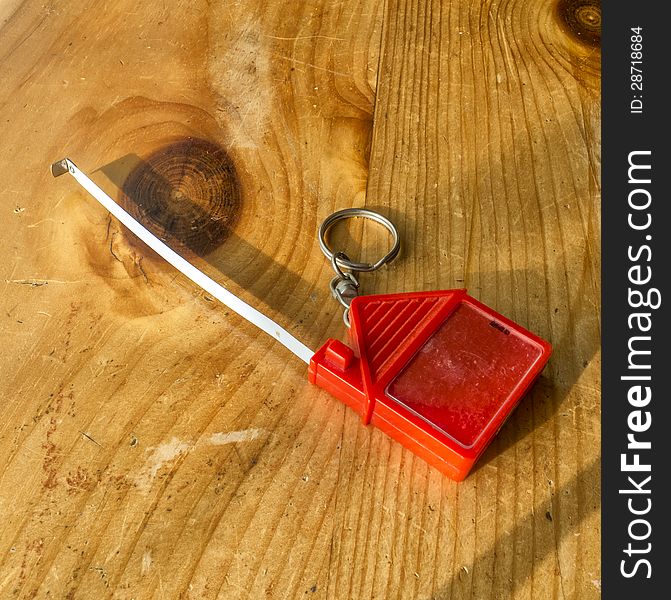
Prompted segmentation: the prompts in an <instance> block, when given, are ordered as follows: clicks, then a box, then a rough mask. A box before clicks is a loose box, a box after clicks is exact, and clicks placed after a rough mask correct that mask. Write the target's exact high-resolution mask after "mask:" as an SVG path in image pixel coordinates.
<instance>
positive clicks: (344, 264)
mask: <svg viewBox="0 0 671 600" xmlns="http://www.w3.org/2000/svg"><path fill="white" fill-rule="evenodd" d="M355 217H363V218H365V219H371V220H373V221H375V222H377V223H379V224H380V225H383V226H384V227H385V229H386V230H387V231H388V232H389V233H390V234H391V237H392V240H393V245H392V247H391V250H389V252H387V254H385V255H384V256H383V257H382V258H381V259H380V260H378V261H377V262H376V263H373V264H371V263H357V262H352V261H351V260H345V259H343V258H340V257H336V259H335V262H336V263H337V264H338V266H339V267H341V268H343V269H349V270H350V271H359V272H362V273H368V272H370V271H376V270H377V269H379V268H380V267H381V266H383V265H385V264H387V263H388V262H390V261H392V260H394V258H396V256H397V255H398V253H399V251H400V250H401V238H400V237H399V235H398V230H397V229H396V227H395V226H394V224H393V223H392V222H391V221H390V220H389V219H387V217H384V216H382V215H381V214H379V213H376V212H375V211H372V210H368V209H367V208H345V209H343V210H339V211H337V212H334V213H333V214H331V215H329V216H328V217H326V219H324V222H323V223H322V224H321V225H320V226H319V236H318V237H319V247H320V248H321V249H322V252H323V253H324V256H326V258H328V259H329V260H331V261H332V260H334V259H333V251H332V250H331V249H330V248H329V247H328V244H327V243H326V236H327V234H328V232H329V230H330V229H331V227H333V226H334V225H335V224H336V223H337V222H338V221H344V220H345V219H352V218H355Z"/></svg>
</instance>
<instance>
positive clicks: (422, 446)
mask: <svg viewBox="0 0 671 600" xmlns="http://www.w3.org/2000/svg"><path fill="white" fill-rule="evenodd" d="M350 321H351V328H350V340H351V343H352V346H353V348H350V347H348V346H346V345H345V344H343V343H342V342H340V341H338V340H333V339H330V340H328V341H327V342H326V343H325V344H324V346H322V348H320V349H319V350H318V351H317V352H316V353H315V355H314V356H313V357H312V360H311V361H310V367H309V380H310V382H311V383H314V384H316V385H318V386H320V387H322V388H324V389H325V390H327V391H328V392H329V393H331V394H333V395H334V396H335V397H336V398H339V399H340V400H342V401H343V402H344V403H345V404H347V405H348V406H350V407H351V408H353V409H354V410H355V411H357V412H358V413H359V414H361V416H362V418H363V422H364V424H368V423H372V424H373V425H375V426H376V427H378V428H380V429H381V430H382V431H384V432H385V433H386V434H387V435H389V436H390V437H392V438H394V439H395V440H397V441H399V442H400V443H401V444H403V445H404V446H405V447H406V448H408V449H410V450H411V451H412V452H414V453H415V454H417V455H418V456H420V457H421V458H423V459H424V460H426V461H427V462H428V463H430V464H432V465H434V466H435V467H437V468H438V469H439V470H440V471H442V472H443V473H445V474H446V475H447V476H448V477H451V478H452V479H455V480H457V481H461V480H462V479H464V477H466V475H468V472H469V471H470V470H471V467H472V466H473V464H474V463H475V461H476V460H477V459H478V457H479V456H480V455H481V454H482V452H483V451H484V450H485V448H486V447H487V446H488V445H489V443H490V442H491V441H492V439H493V437H494V436H495V435H496V433H497V432H498V430H499V429H500V428H501V426H502V425H503V423H504V422H505V420H506V418H507V417H508V415H510V413H511V411H512V410H513V409H514V408H515V406H516V405H517V404H518V403H519V401H520V400H521V399H522V397H523V396H524V395H525V393H526V392H527V391H528V389H529V388H530V387H531V385H532V384H533V382H534V381H535V380H536V378H537V377H538V375H539V374H540V372H541V371H542V370H543V367H544V366H545V364H546V363H547V361H548V359H549V358H550V354H551V352H552V348H551V346H550V344H548V343H547V342H546V341H544V340H542V339H541V338H539V337H538V336H535V335H534V334H532V333H530V332H529V331H527V330H526V329H524V328H522V327H520V326H519V325H517V324H515V323H513V322H512V321H510V320H509V319H506V318H505V317H503V316H502V315H500V314H498V313H497V312H495V311H493V310H492V309H491V308H488V307H487V306H485V305H484V304H482V303H480V302H478V301H477V300H475V299H474V298H471V297H470V296H468V295H467V294H466V290H446V291H439V292H416V293H409V294H385V295H379V296H360V297H357V298H355V299H354V300H353V301H352V305H351V307H350Z"/></svg>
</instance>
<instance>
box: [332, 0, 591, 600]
mask: <svg viewBox="0 0 671 600" xmlns="http://www.w3.org/2000/svg"><path fill="white" fill-rule="evenodd" d="M386 15H387V18H386V19H385V24H384V27H385V29H384V34H383V44H384V46H383V55H382V63H381V67H380V75H379V85H378V90H377V96H376V110H375V121H374V137H373V147H372V152H371V159H370V164H371V172H370V177H369V184H368V193H367V203H368V204H370V205H371V206H377V207H380V206H381V207H384V210H385V212H389V213H391V214H392V215H393V217H394V219H395V221H396V222H397V223H399V225H400V226H401V229H402V238H403V240H404V242H405V246H404V247H405V255H404V257H403V260H401V261H398V262H397V263H396V264H395V267H394V268H392V269H390V271H389V272H386V273H383V274H379V275H378V276H377V279H376V285H375V291H380V292H382V291H389V290H419V289H425V290H431V289H436V288H451V287H467V288H469V290H470V291H471V293H473V294H474V295H475V296H476V297H478V298H479V299H481V300H482V301H484V302H486V303H488V304H489V305H491V306H493V307H495V308H496V309H497V310H499V311H500V312H502V313H503V314H506V315H508V316H510V317H512V318H513V319H514V320H516V321H518V322H520V323H521V324H523V325H526V326H528V327H529V328H530V329H532V330H533V331H535V332H537V333H539V334H540V335H542V336H543V337H545V338H546V339H548V340H550V341H551V342H552V343H553V344H554V350H555V353H554V357H553V359H552V360H551V363H550V365H549V366H548V368H547V369H546V371H545V373H544V375H543V376H542V378H541V380H540V381H539V383H538V384H537V385H536V387H535V389H534V390H533V393H532V394H530V396H529V397H527V399H526V400H525V401H524V402H523V404H522V405H521V406H520V408H519V409H518V410H517V411H516V413H515V414H514V415H513V416H512V417H511V419H510V420H509V422H508V424H507V425H506V426H505V427H504V428H503V430H502V431H501V433H500V435H499V437H498V439H497V440H496V441H495V443H494V444H493V446H492V447H491V448H490V449H489V450H488V452H487V453H486V455H485V457H484V460H482V462H481V464H480V467H479V468H478V469H477V471H476V472H475V474H474V475H472V476H471V477H469V478H468V479H467V480H466V481H465V482H464V483H462V484H454V483H451V482H449V481H447V480H445V479H444V478H442V477H440V476H439V475H438V474H437V473H435V472H433V471H432V470H431V469H429V468H427V467H426V465H425V464H424V463H422V461H420V460H418V459H416V458H414V457H413V456H412V455H411V454H410V453H409V452H406V451H404V450H402V449H401V448H400V447H398V445H396V444H394V443H393V442H390V441H389V440H388V439H386V438H385V437H384V436H383V435H381V434H379V433H377V432H373V433H372V434H371V435H370V436H362V435H361V434H360V433H359V430H358V429H357V423H356V419H355V418H354V417H352V416H350V415H347V416H346V419H345V423H346V424H345V434H344V436H343V448H344V449H343V460H342V461H341V465H343V467H345V470H344V471H343V473H342V474H341V475H340V477H339V480H338V481H339V492H338V496H337V498H338V502H337V506H336V518H335V522H336V524H337V526H338V528H339V532H338V534H337V535H336V537H335V541H336V544H335V546H334V555H335V559H334V560H333V562H332V573H331V578H330V581H331V587H330V591H331V594H330V597H334V598H338V597H353V598H372V597H380V598H387V597H398V598H407V597H432V598H474V599H475V598H478V599H479V598H590V597H599V596H600V591H599V587H600V575H599V572H600V566H599V565H600V561H599V527H600V523H599V514H598V507H599V481H600V467H599V452H600V450H599V435H600V431H599V386H600V381H599V353H598V343H599V342H598V340H599V298H600V282H599V271H600V256H599V248H600V246H599V234H600V232H599V214H600V213H599V179H598V173H599V78H598V73H599V60H600V57H599V48H598V36H597V35H596V34H594V35H593V36H592V37H590V36H589V35H588V34H589V33H590V32H593V30H594V29H595V28H596V26H597V21H598V19H600V16H599V9H598V6H596V5H595V6H586V7H585V6H581V5H577V4H571V3H569V5H566V6H560V7H559V8H556V9H555V7H554V5H553V4H552V3H548V2H542V1H541V2H524V3H523V2H508V3H498V2H484V3H480V2H472V3H468V2H452V3H441V2H432V3H426V4H423V3H416V2H411V1H404V0H390V2H389V7H388V9H387V11H386ZM586 41H587V42H586ZM348 465H352V466H348ZM371 506H376V507H377V508H378V510H376V512H375V514H374V515H373V516H372V518H371V517H370V507H371ZM352 572H354V573H355V575H354V577H353V576H352Z"/></svg>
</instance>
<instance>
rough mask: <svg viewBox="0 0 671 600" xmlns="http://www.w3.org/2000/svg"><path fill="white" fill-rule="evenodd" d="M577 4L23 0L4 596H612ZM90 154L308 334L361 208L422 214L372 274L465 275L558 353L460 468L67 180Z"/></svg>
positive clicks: (7, 130) (137, 208)
mask: <svg viewBox="0 0 671 600" xmlns="http://www.w3.org/2000/svg"><path fill="white" fill-rule="evenodd" d="M577 8H578V9H579V10H577V12H576V5H572V4H571V3H569V2H567V3H564V4H561V5H560V6H559V7H558V8H557V7H555V6H554V5H553V4H550V3H545V2H532V3H517V2H512V3H506V4H497V3H484V4H480V3H473V4H470V3H456V2H453V3H437V2H434V3H432V4H431V3H430V4H427V5H426V6H421V7H417V6H415V3H411V2H406V3H402V2H396V1H393V0H389V1H388V2H387V4H382V3H375V2H371V1H370V0H360V1H349V2H342V3H331V2H327V1H325V0H309V1H306V2H303V3H300V4H298V5H296V6H292V8H291V9H290V10H288V9H287V7H286V6H285V5H284V3H279V2H265V3H259V2H256V1H253V0H242V1H240V2H236V3H228V2H221V1H218V0H215V1H210V2H195V3H188V4H186V3H184V4H182V3H171V4H165V3H162V2H160V3H159V2H156V3H145V4H140V5H138V4H137V3H131V2H127V1H125V0H120V1H119V2H117V3H115V4H114V6H109V5H107V4H105V3H100V2H82V3H79V4H77V5H76V6H71V7H69V8H68V9H67V10H66V9H65V8H64V7H63V6H61V5H59V4H56V3H53V4H44V3H38V2H33V1H25V2H10V3H5V4H3V6H2V9H0V23H2V25H1V26H0V32H1V33H2V35H0V56H2V57H3V65H5V71H4V74H5V77H4V81H5V85H4V86H3V89H2V91H0V103H1V104H2V108H3V110H2V115H3V120H2V125H1V126H2V132H3V133H2V136H1V137H0V148H2V155H3V156H5V157H7V159H8V161H7V162H8V166H9V168H7V169H6V183H5V186H4V188H3V190H0V198H1V204H0V206H2V210H3V211H4V212H3V214H4V215H5V218H4V219H3V221H2V225H1V226H2V229H3V235H4V239H5V240H7V241H8V242H7V243H6V244H5V245H3V246H2V248H0V252H1V253H2V255H1V256H2V261H1V263H0V264H2V268H3V274H4V277H3V282H0V283H2V284H3V286H4V289H3V295H2V308H3V312H2V313H1V314H2V315H3V319H4V323H3V331H4V333H5V336H6V337H5V339H7V340H8V343H9V347H10V348H11V352H7V353H5V356H4V357H3V359H2V361H0V386H1V388H0V389H1V392H2V398H3V399H5V402H4V403H3V406H2V408H1V409H0V410H2V421H1V422H0V456H1V457H2V458H1V459H0V515H1V516H2V520H3V526H2V527H1V528H0V540H1V541H2V543H1V545H0V547H1V548H2V549H3V555H2V558H0V573H2V575H0V595H2V596H3V597H4V596H7V597H33V596H37V597H44V596H46V595H47V594H49V595H50V596H52V597H71V598H78V597H90V596H96V597H100V596H101V597H109V596H114V597H120V598H122V597H153V596H167V597H185V598H188V597H193V598H201V597H223V598H234V597H236V598H237V597H240V598H242V597H253V598H256V597H263V596H265V597H273V598H274V597H281V598H284V597H287V598H293V597H304V596H305V595H306V594H307V595H308V596H312V597H318V598H319V597H328V598H345V597H351V598H373V597H384V598H395V597H398V598H409V597H435V598H499V597H500V598H507V597H515V598H536V597H548V598H550V597H581V598H583V597H586V598H588V597H592V596H596V595H598V589H597V588H598V580H599V577H600V576H599V565H598V529H599V518H598V512H597V506H598V482H599V466H598V446H599V444H598V440H599V427H598V387H599V380H598V372H599V368H598V348H597V345H598V306H599V305H598V298H599V294H598V292H599V289H598V288H599V281H598V272H599V239H598V236H599V230H598V215H599V205H598V191H599V189H598V166H599V152H598V150H599V148H598V143H599V139H598V131H599V128H598V123H599V121H598V119H599V111H598V64H599V51H598V40H597V39H596V38H595V37H594V35H593V30H594V20H595V19H596V18H597V17H598V10H597V9H596V8H589V7H588V9H584V8H580V6H577ZM576 15H577V16H576ZM590 32H592V33H590ZM378 79H379V85H378ZM373 115H374V116H375V118H374V120H373ZM199 140H201V141H199ZM65 153H67V154H69V155H71V156H72V158H73V159H75V160H76V161H77V162H78V164H79V165H80V166H81V167H82V168H84V169H86V170H93V169H101V170H100V171H99V172H97V173H96V174H95V177H96V179H97V180H99V181H100V182H101V184H103V185H105V186H106V188H107V189H108V190H110V191H111V192H113V193H114V194H118V195H119V197H121V198H122V199H123V200H124V201H125V202H126V204H127V205H128V206H129V208H130V209H131V210H133V211H134V212H136V214H139V215H141V216H143V218H145V219H148V220H151V221H152V223H153V227H155V228H156V229H157V230H159V231H160V232H161V233H162V234H163V235H165V236H166V237H168V238H169V239H170V240H171V242H172V243H175V244H179V243H184V244H185V245H186V247H187V249H186V251H188V252H189V253H190V254H191V255H192V256H193V259H194V260H195V261H196V262H197V263H198V264H199V265H201V266H202V267H203V268H205V269H207V270H208V272H210V273H211V274H213V275H214V276H216V277H217V278H219V279H221V280H223V281H225V282H227V284H228V285H229V287H230V288H231V289H232V291H234V292H236V293H239V294H240V295H242V296H243V297H244V298H245V299H247V300H248V301H250V302H251V303H252V304H254V305H255V306H257V307H258V308H260V309H261V310H264V311H265V312H268V313H269V314H270V315H271V316H273V318H275V319H277V320H278V321H279V322H280V323H281V324H283V325H285V326H286V327H288V328H289V329H290V330H291V331H292V332H293V333H295V334H296V335H297V336H298V337H300V338H301V339H303V340H305V341H306V342H307V343H308V344H309V345H310V346H311V347H316V346H317V345H318V344H319V343H320V342H321V341H323V340H324V339H326V338H327V337H328V336H334V337H339V336H341V335H342V324H341V314H340V311H339V309H338V308H337V306H336V305H335V303H334V302H333V301H332V299H331V298H330V297H329V294H328V286H327V284H328V280H329V266H328V264H327V263H326V261H325V260H324V258H323V257H322V256H321V254H320V253H319V250H318V247H317V245H316V240H315V238H314V234H315V230H316V227H317V225H318V224H319V222H320V221H321V219H323V218H324V217H325V216H326V215H327V214H328V213H329V212H331V211H332V210H334V209H335V208H341V207H344V206H350V205H362V204H364V203H365V204H367V205H368V206H373V207H378V208H383V209H384V211H385V212H386V213H388V214H389V215H390V216H391V217H392V218H393V219H394V220H395V222H397V223H398V224H399V225H400V226H401V229H402V234H403V239H404V254H403V256H402V258H401V259H399V260H398V261H397V262H396V263H395V264H394V265H393V266H392V267H391V268H389V269H386V270H384V271H383V272H381V273H379V274H377V275H375V276H366V277H365V278H363V277H362V279H363V285H364V289H365V291H366V292H381V291H391V290H404V289H405V290H412V289H432V288H436V287H455V286H456V287H460V286H468V287H469V288H470V290H471V292H472V293H473V294H474V295H476V296H477V297H479V298H480V299H481V300H483V301H485V302H487V303H489V304H491V305H492V306H494V307H495V308H497V309H498V310H500V311H501V312H503V313H505V314H507V315H509V316H511V317H512V318H514V319H516V320H518V321H520V322H521V323H523V324H525V325H527V326H529V327H530V328H531V329H533V330H534V331H536V332H538V333H539V334H541V335H544V336H545V337H547V338H548V339H550V340H551V341H552V342H553V343H554V344H555V349H556V353H555V357H554V358H553V361H552V363H551V365H550V367H549V368H548V370H547V371H546V373H545V375H544V376H543V379H542V380H541V382H540V383H539V385H538V386H537V387H536V388H535V390H534V393H533V394H532V395H531V396H530V397H529V398H527V399H526V400H525V401H524V403H523V405H522V406H521V407H520V409H519V410H518V411H517V412H516V413H515V415H514V416H513V417H512V418H511V420H510V422H509V423H508V424H507V425H506V426H505V427H504V429H503V430H502V431H501V434H500V436H499V438H498V439H497V441H496V442H495V444H494V445H493V447H492V448H491V449H490V451H489V452H488V453H487V455H486V457H485V459H484V460H483V462H482V464H481V466H480V468H479V469H478V470H477V471H476V473H475V474H474V475H473V476H472V477H471V478H469V479H468V480H467V481H466V482H464V483H463V484H460V485H457V484H453V483H451V482H449V481H447V480H445V478H444V477H442V476H440V475H439V474H438V473H436V472H435V471H433V470H432V469H430V468H429V467H427V466H426V465H425V464H424V463H422V462H421V461H420V460H419V459H415V458H414V457H413V456H412V455H411V454H409V453H408V452H406V451H404V450H403V449H402V448H401V447H400V446H398V445H397V444H395V443H393V442H391V441H389V440H388V439H387V438H385V437H384V436H382V435H381V434H380V433H379V432H376V431H374V430H371V429H365V428H362V427H361V426H360V423H359V419H358V418H357V417H356V415H354V414H352V413H351V412H350V411H348V410H346V409H345V408H344V407H343V406H342V405H340V404H339V403H338V402H337V401H335V400H333V399H331V398H329V397H328V396H327V395H326V394H324V393H321V392H320V391H318V390H315V389H312V388H310V387H309V386H308V385H307V383H306V382H305V374H304V365H302V363H300V361H298V360H295V359H293V358H291V357H289V356H287V354H286V352H285V351H284V349H283V348H282V347H281V346H279V345H278V344H275V343H273V342H272V340H269V339H266V338H265V337H264V336H263V334H260V333H258V332H257V331H255V330H254V328H253V327H251V326H249V325H247V324H246V323H245V322H243V321H242V320H241V319H239V318H237V317H236V316H235V315H231V314H229V311H226V310H225V309H224V308H222V307H220V306H217V305H215V304H214V303H213V302H210V301H208V298H207V297H205V296H204V295H203V294H202V293H201V292H199V291H197V290H195V289H194V288H193V286H192V285H190V284H189V283H188V282H187V281H186V280H184V279H183V278H181V277H176V276H175V274H174V272H173V271H172V270H171V268H169V267H168V266H166V265H165V264H163V262H162V261H161V260H160V259H158V258H157V257H156V256H154V255H152V254H151V253H150V252H148V251H147V250H146V249H145V248H144V247H143V246H142V245H141V244H139V243H138V242H137V241H135V240H133V239H132V238H131V237H130V236H129V235H128V234H126V233H125V232H124V231H123V229H122V228H121V227H120V226H118V225H117V224H116V223H115V222H113V221H112V220H111V219H109V218H108V216H107V215H106V214H105V213H104V211H101V209H100V208H99V207H98V206H97V205H96V204H95V203H94V202H92V201H91V200H90V199H89V198H88V197H87V196H86V194H85V193H84V192H82V191H81V190H79V189H77V188H76V187H75V185H74V184H73V182H71V181H66V180H63V179H60V180H57V181H54V180H52V179H51V177H50V175H49V174H48V172H47V168H48V165H49V164H50V162H52V161H53V160H56V159H58V158H61V156H62V155H63V154H65ZM204 174H205V175H204ZM117 188H120V189H121V191H117ZM166 215H168V216H167V217H166ZM193 222H196V223H198V228H197V229H195V230H194V229H191V224H192V223H193ZM213 223H214V225H213ZM341 239H342V240H343V242H347V243H349V244H352V248H357V247H359V246H360V245H363V247H364V255H368V256H372V255H373V254H374V253H376V252H379V251H380V250H381V248H382V246H383V244H384V243H385V239H384V237H383V236H379V237H378V234H377V232H376V231H372V230H369V229H362V228H361V226H360V225H359V226H355V227H354V228H353V229H352V230H351V231H350V233H349V236H343V237H342V238H341ZM348 249H349V248H348ZM547 515H549V517H548V516H547Z"/></svg>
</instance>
